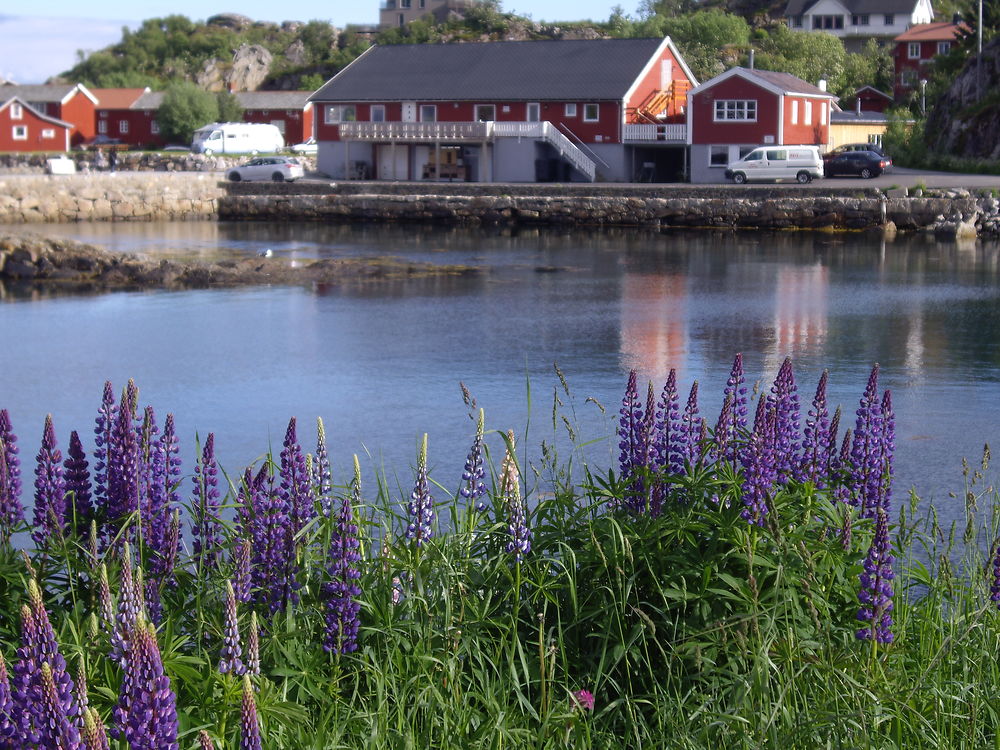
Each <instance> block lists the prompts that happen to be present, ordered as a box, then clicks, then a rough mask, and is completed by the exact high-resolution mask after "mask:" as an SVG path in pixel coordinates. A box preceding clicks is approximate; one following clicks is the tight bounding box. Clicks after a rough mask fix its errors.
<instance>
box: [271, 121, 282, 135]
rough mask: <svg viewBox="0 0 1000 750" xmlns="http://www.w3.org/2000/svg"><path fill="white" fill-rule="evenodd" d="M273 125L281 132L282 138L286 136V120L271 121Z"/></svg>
mask: <svg viewBox="0 0 1000 750" xmlns="http://www.w3.org/2000/svg"><path fill="white" fill-rule="evenodd" d="M271 124H272V125H274V127H276V128H277V129H278V130H279V131H280V132H281V135H282V137H284V135H285V121H284V120H271Z"/></svg>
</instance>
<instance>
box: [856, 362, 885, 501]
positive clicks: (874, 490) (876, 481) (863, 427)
mask: <svg viewBox="0 0 1000 750" xmlns="http://www.w3.org/2000/svg"><path fill="white" fill-rule="evenodd" d="M857 415H858V420H857V423H856V425H855V427H854V440H853V443H852V445H851V472H852V477H851V478H852V481H853V483H854V493H855V498H856V503H857V504H858V505H860V506H861V517H862V518H872V517H873V516H875V509H876V508H877V507H879V506H880V505H881V500H882V497H881V495H882V473H883V466H882V406H881V403H880V402H879V398H878V364H877V363H876V364H875V366H874V367H873V368H872V371H871V375H869V376H868V385H867V387H866V388H865V392H864V395H863V396H862V397H861V404H860V406H859V407H858V410H857Z"/></svg>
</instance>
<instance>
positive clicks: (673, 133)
mask: <svg viewBox="0 0 1000 750" xmlns="http://www.w3.org/2000/svg"><path fill="white" fill-rule="evenodd" d="M622 136H623V137H624V139H625V140H626V141H670V142H676V143H684V142H685V140H687V125H685V124H684V123H664V124H657V125H653V124H647V123H629V124H627V125H626V126H625V129H624V130H623V131H622Z"/></svg>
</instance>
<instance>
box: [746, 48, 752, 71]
mask: <svg viewBox="0 0 1000 750" xmlns="http://www.w3.org/2000/svg"><path fill="white" fill-rule="evenodd" d="M747 65H748V67H749V68H750V70H753V47H751V48H750V60H749V62H748V63H747Z"/></svg>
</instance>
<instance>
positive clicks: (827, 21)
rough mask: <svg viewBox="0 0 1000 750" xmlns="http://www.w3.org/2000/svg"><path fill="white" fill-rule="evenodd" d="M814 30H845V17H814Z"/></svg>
mask: <svg viewBox="0 0 1000 750" xmlns="http://www.w3.org/2000/svg"><path fill="white" fill-rule="evenodd" d="M812 19H813V28H814V29H842V28H844V17H843V16H813V17H812Z"/></svg>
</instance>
